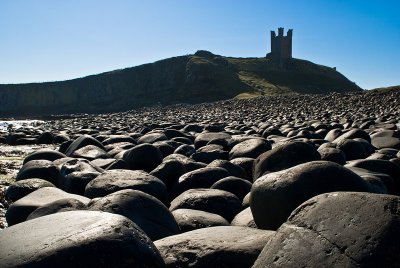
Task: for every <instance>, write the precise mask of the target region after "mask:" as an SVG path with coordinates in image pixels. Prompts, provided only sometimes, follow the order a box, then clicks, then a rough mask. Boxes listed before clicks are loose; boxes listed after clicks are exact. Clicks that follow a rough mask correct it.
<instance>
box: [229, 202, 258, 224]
mask: <svg viewBox="0 0 400 268" xmlns="http://www.w3.org/2000/svg"><path fill="white" fill-rule="evenodd" d="M231 225H233V226H244V227H251V228H258V227H257V224H256V223H255V222H254V218H253V213H251V209H250V208H249V207H248V208H245V209H244V210H242V211H241V212H240V213H239V214H237V215H236V216H235V218H233V220H232V222H231Z"/></svg>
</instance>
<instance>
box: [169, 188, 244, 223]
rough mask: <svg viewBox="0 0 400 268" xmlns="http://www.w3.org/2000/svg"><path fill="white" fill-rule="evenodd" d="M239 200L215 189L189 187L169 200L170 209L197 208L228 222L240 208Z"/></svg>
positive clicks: (230, 194) (228, 193)
mask: <svg viewBox="0 0 400 268" xmlns="http://www.w3.org/2000/svg"><path fill="white" fill-rule="evenodd" d="M241 207H242V205H241V202H240V200H239V198H237V197H236V196H235V195H234V194H232V193H230V192H227V191H222V190H217V189H190V190H187V191H185V192H183V193H182V194H180V195H179V196H178V197H176V198H175V199H174V200H172V202H171V206H170V208H169V209H170V210H171V211H174V210H176V209H180V208H188V209H197V210H202V211H206V212H210V213H214V214H218V215H220V216H222V217H224V218H225V219H226V220H227V221H228V222H230V221H231V220H232V219H233V218H234V217H235V216H236V214H238V213H239V212H240V210H241Z"/></svg>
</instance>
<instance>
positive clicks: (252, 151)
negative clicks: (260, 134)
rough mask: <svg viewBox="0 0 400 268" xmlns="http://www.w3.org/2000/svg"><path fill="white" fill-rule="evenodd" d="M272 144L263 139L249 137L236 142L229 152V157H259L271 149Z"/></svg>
mask: <svg viewBox="0 0 400 268" xmlns="http://www.w3.org/2000/svg"><path fill="white" fill-rule="evenodd" d="M271 148H272V147H271V144H270V143H269V142H268V141H266V140H263V139H248V140H245V141H242V142H240V143H238V144H236V145H235V146H234V147H233V148H232V149H231V150H230V152H229V158H230V159H233V158H238V157H249V158H257V157H258V156H259V155H260V154H262V153H264V152H266V151H269V150H271Z"/></svg>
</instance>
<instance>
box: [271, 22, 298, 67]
mask: <svg viewBox="0 0 400 268" xmlns="http://www.w3.org/2000/svg"><path fill="white" fill-rule="evenodd" d="M292 36H293V29H289V31H287V34H286V36H284V35H283V28H282V27H280V28H278V36H276V33H275V31H271V53H268V54H267V57H270V58H272V59H273V60H274V61H276V62H278V63H279V64H282V63H283V62H284V61H285V60H287V59H291V58H292Z"/></svg>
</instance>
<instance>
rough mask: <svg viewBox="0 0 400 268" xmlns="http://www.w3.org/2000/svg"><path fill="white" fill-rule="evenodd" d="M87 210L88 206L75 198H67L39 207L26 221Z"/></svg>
mask: <svg viewBox="0 0 400 268" xmlns="http://www.w3.org/2000/svg"><path fill="white" fill-rule="evenodd" d="M86 208H87V206H86V204H84V203H82V202H81V201H79V200H77V199H75V198H65V199H59V200H56V201H54V202H51V203H48V204H45V205H43V206H41V207H38V208H37V209H35V210H34V211H32V213H31V214H29V215H28V217H27V218H26V220H32V219H36V218H39V217H43V216H46V215H50V214H54V213H59V212H65V211H73V210H85V209H86Z"/></svg>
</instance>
